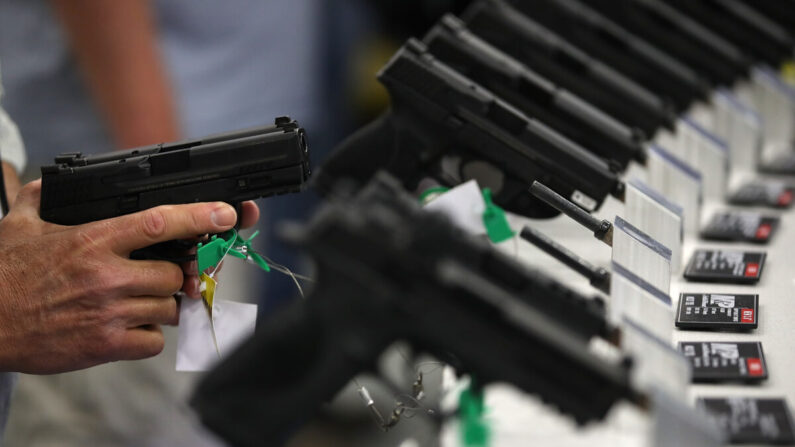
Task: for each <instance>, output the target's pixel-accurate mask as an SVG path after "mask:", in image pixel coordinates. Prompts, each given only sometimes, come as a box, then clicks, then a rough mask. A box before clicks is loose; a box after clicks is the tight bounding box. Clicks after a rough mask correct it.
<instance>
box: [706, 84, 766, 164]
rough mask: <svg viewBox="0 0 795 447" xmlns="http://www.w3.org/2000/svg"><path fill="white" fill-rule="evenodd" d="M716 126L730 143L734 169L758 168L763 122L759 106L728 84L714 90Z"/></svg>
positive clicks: (717, 132) (730, 156)
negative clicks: (749, 103)
mask: <svg viewBox="0 0 795 447" xmlns="http://www.w3.org/2000/svg"><path fill="white" fill-rule="evenodd" d="M714 102H715V107H716V113H715V126H714V128H713V130H714V131H715V133H716V134H717V135H719V136H720V137H721V138H723V139H724V140H725V141H726V143H727V144H728V145H729V160H730V165H731V168H732V170H733V171H742V172H756V166H757V163H758V162H759V156H760V151H761V150H762V122H761V119H760V117H759V114H758V113H757V112H756V110H754V109H752V108H750V107H748V106H747V105H745V104H743V103H742V102H741V101H740V99H739V98H737V97H736V96H735V95H734V94H733V93H732V92H730V91H729V90H727V89H725V88H721V89H718V91H717V92H716V93H715V101H714Z"/></svg>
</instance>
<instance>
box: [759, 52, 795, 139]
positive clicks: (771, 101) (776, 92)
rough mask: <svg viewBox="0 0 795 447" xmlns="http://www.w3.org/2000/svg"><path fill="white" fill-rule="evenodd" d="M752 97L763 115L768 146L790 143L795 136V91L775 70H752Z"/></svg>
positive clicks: (763, 130)
mask: <svg viewBox="0 0 795 447" xmlns="http://www.w3.org/2000/svg"><path fill="white" fill-rule="evenodd" d="M751 98H752V100H753V102H754V104H753V105H754V107H755V108H756V110H757V111H758V112H759V114H760V115H761V116H762V133H763V135H764V136H765V145H766V146H767V145H772V146H778V145H786V146H789V144H790V142H791V141H792V139H793V136H795V90H793V88H792V87H790V86H789V85H787V84H786V83H785V82H784V81H783V80H782V79H781V78H779V76H778V74H776V73H775V72H774V71H773V70H771V69H769V68H764V67H754V69H753V70H751Z"/></svg>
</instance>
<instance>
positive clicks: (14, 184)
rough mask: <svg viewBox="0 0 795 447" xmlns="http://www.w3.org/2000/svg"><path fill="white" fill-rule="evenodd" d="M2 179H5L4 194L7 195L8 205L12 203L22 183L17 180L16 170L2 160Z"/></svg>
mask: <svg viewBox="0 0 795 447" xmlns="http://www.w3.org/2000/svg"><path fill="white" fill-rule="evenodd" d="M3 180H4V181H5V187H6V196H7V197H8V205H9V207H10V206H11V205H13V204H14V200H15V199H16V198H17V194H18V193H19V190H20V189H21V188H22V183H21V182H20V181H19V176H18V175H17V170H16V169H14V167H13V166H11V165H10V164H8V163H6V162H3Z"/></svg>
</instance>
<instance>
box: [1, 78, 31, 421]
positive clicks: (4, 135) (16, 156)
mask: <svg viewBox="0 0 795 447" xmlns="http://www.w3.org/2000/svg"><path fill="white" fill-rule="evenodd" d="M2 98H3V84H2V82H1V81H0V154H2V157H3V161H5V162H7V163H9V164H11V165H12V166H13V167H14V168H15V169H16V170H17V172H19V173H21V172H22V170H23V169H25V161H26V159H25V148H24V146H23V145H22V138H21V137H20V136H19V129H17V126H16V125H15V124H14V122H13V121H11V118H10V117H9V116H8V114H7V113H6V112H5V110H3V107H2ZM0 408H2V407H0Z"/></svg>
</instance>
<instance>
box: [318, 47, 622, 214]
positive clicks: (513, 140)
mask: <svg viewBox="0 0 795 447" xmlns="http://www.w3.org/2000/svg"><path fill="white" fill-rule="evenodd" d="M378 77H379V79H380V81H381V82H382V83H383V84H384V85H385V86H386V88H387V89H388V90H389V93H390V96H391V98H392V107H391V109H390V110H389V111H388V112H386V113H385V114H384V115H382V116H381V117H380V118H378V119H377V120H376V121H374V122H373V123H371V124H369V125H368V126H366V127H364V128H363V129H361V130H360V131H359V132H357V133H355V134H354V135H352V136H351V137H349V138H348V139H347V140H345V141H343V142H342V143H341V144H340V146H338V147H337V148H336V149H335V151H334V153H333V154H332V155H331V156H330V157H329V159H328V160H327V161H326V162H325V163H324V164H323V166H321V168H320V170H319V171H318V172H317V174H316V175H315V177H314V180H315V183H316V185H317V186H318V188H320V190H321V192H322V191H330V190H331V189H332V187H333V185H334V184H335V182H336V181H338V180H340V179H349V180H352V181H355V182H357V183H358V184H359V185H364V184H366V183H367V181H368V180H369V179H370V178H372V176H373V175H374V174H375V172H376V171H378V170H379V169H384V170H387V171H388V172H390V173H391V174H392V175H394V176H396V177H398V178H400V180H401V181H402V182H403V185H404V187H405V188H406V189H409V190H414V189H415V188H416V187H417V185H418V184H419V182H420V180H422V179H423V178H426V177H431V178H434V179H436V180H437V181H439V182H440V183H442V184H445V185H451V186H452V185H456V184H459V183H462V182H465V181H467V180H469V179H476V180H477V181H478V183H479V184H480V185H481V186H482V187H488V188H490V189H491V190H492V192H493V194H494V201H495V203H497V204H498V205H500V206H501V207H503V208H505V209H506V210H508V211H512V212H515V213H517V214H521V215H524V216H527V217H537V218H544V217H552V216H555V215H557V214H558V213H557V211H556V210H555V209H554V208H551V207H549V206H548V205H546V204H545V203H543V202H541V201H539V200H537V199H536V198H535V197H533V196H532V195H531V194H530V193H529V192H528V188H529V187H530V185H531V184H532V183H533V181H534V180H540V181H543V182H544V183H545V184H547V185H549V187H550V188H552V189H554V190H555V191H557V192H558V193H560V194H561V195H563V196H565V197H569V198H571V200H573V201H575V202H577V203H578V205H580V206H582V207H583V208H585V209H587V210H588V211H593V210H594V209H597V208H598V207H599V206H600V205H601V204H602V202H603V201H604V200H605V198H606V197H607V195H613V196H615V197H618V198H623V194H624V184H623V183H622V182H621V181H620V180H619V178H618V174H617V172H616V171H617V167H616V166H611V165H610V164H608V163H607V162H606V161H605V160H604V159H602V158H599V157H597V156H596V155H594V154H593V153H591V152H589V151H587V150H586V149H584V148H583V147H582V146H580V145H578V144H576V143H574V142H572V141H571V140H569V139H568V138H567V137H565V136H563V135H561V134H560V133H558V132H556V131H554V130H553V129H552V128H550V127H548V126H547V125H545V124H543V123H542V122H541V121H538V120H536V119H534V118H531V117H529V116H527V115H526V114H524V113H522V112H521V111H519V110H518V109H517V108H516V107H514V106H513V105H512V104H509V103H508V102H506V101H504V100H503V99H501V98H499V97H498V96H496V95H495V94H493V93H492V92H491V91H489V90H487V89H485V88H483V87H482V86H481V85H479V84H478V83H476V82H474V81H472V80H470V79H469V78H467V77H465V76H464V75H462V74H460V73H458V72H457V71H455V70H454V69H452V68H451V67H449V66H447V65H446V64H444V63H442V62H440V61H439V60H437V59H436V58H435V57H434V56H433V55H432V54H431V53H430V52H429V51H428V50H427V48H426V46H425V45H424V44H423V43H422V42H420V41H418V40H416V39H410V40H409V41H408V43H406V45H404V46H403V48H402V49H400V50H399V51H398V52H397V53H396V54H395V55H394V57H393V58H392V60H391V61H390V62H389V63H388V64H387V66H386V67H385V68H384V69H382V70H381V72H380V73H379V75H378Z"/></svg>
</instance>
